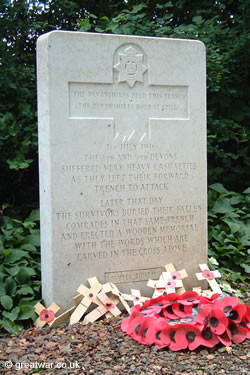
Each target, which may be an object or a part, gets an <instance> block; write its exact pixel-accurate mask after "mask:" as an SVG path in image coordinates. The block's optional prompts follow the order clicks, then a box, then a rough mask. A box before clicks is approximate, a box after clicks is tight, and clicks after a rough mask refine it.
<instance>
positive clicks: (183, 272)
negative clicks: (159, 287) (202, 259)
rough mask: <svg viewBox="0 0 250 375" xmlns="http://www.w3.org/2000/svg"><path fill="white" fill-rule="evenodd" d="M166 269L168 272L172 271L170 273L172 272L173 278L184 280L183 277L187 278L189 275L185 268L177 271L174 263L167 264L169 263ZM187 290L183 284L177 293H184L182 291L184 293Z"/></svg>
mask: <svg viewBox="0 0 250 375" xmlns="http://www.w3.org/2000/svg"><path fill="white" fill-rule="evenodd" d="M165 270H166V271H167V272H170V273H171V278H172V279H173V280H182V279H185V278H186V277H188V274H187V272H186V270H185V269H182V270H180V271H176V269H175V267H174V265H173V264H172V263H170V264H167V265H166V266H165ZM160 279H161V278H160ZM185 291H186V289H185V288H184V286H181V287H179V288H177V293H178V294H182V293H184V292H185Z"/></svg>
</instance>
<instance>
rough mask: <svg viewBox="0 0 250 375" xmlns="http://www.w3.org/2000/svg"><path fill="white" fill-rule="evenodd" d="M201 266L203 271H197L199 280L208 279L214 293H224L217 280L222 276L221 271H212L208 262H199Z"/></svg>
mask: <svg viewBox="0 0 250 375" xmlns="http://www.w3.org/2000/svg"><path fill="white" fill-rule="evenodd" d="M199 267H200V269H201V271H202V272H199V273H196V274H195V275H196V277H197V279H198V280H207V282H208V284H209V285H210V288H211V289H212V291H213V292H214V293H222V291H221V288H220V287H219V284H218V283H217V281H216V280H215V278H217V277H221V274H220V272H219V271H217V270H216V271H210V270H209V268H208V265H207V264H199Z"/></svg>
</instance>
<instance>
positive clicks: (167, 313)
mask: <svg viewBox="0 0 250 375" xmlns="http://www.w3.org/2000/svg"><path fill="white" fill-rule="evenodd" d="M160 316H161V317H165V318H167V319H170V320H171V319H178V318H179V316H178V315H176V314H175V313H174V311H173V305H168V306H166V307H164V308H163V309H162V310H161V314H160Z"/></svg>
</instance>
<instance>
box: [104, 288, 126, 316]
mask: <svg viewBox="0 0 250 375" xmlns="http://www.w3.org/2000/svg"><path fill="white" fill-rule="evenodd" d="M108 284H109V286H107V287H106V292H105V293H108V292H112V293H113V294H114V295H115V296H117V297H118V298H119V300H120V301H121V304H122V305H123V307H124V308H125V309H126V310H127V312H128V313H129V314H130V307H129V305H128V304H127V302H126V300H125V298H124V297H123V294H122V293H121V292H120V290H119V289H118V288H117V286H116V285H115V284H113V283H108ZM108 284H107V285H108ZM108 289H110V290H108ZM103 290H105V288H103Z"/></svg>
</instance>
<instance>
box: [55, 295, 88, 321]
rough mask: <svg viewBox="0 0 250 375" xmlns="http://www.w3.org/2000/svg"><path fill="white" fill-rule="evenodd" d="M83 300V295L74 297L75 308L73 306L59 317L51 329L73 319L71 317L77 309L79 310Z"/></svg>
mask: <svg viewBox="0 0 250 375" xmlns="http://www.w3.org/2000/svg"><path fill="white" fill-rule="evenodd" d="M81 300H82V295H81V294H78V295H77V296H75V297H74V306H72V307H71V308H70V309H68V310H67V311H65V312H64V313H62V314H60V315H59V316H57V317H56V318H55V320H54V321H53V322H52V324H51V327H52V328H55V327H58V326H59V325H60V324H62V323H64V322H65V321H66V320H68V319H69V318H70V317H71V315H72V314H73V312H74V311H75V309H76V308H77V306H78V305H79V303H80V302H81Z"/></svg>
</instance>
